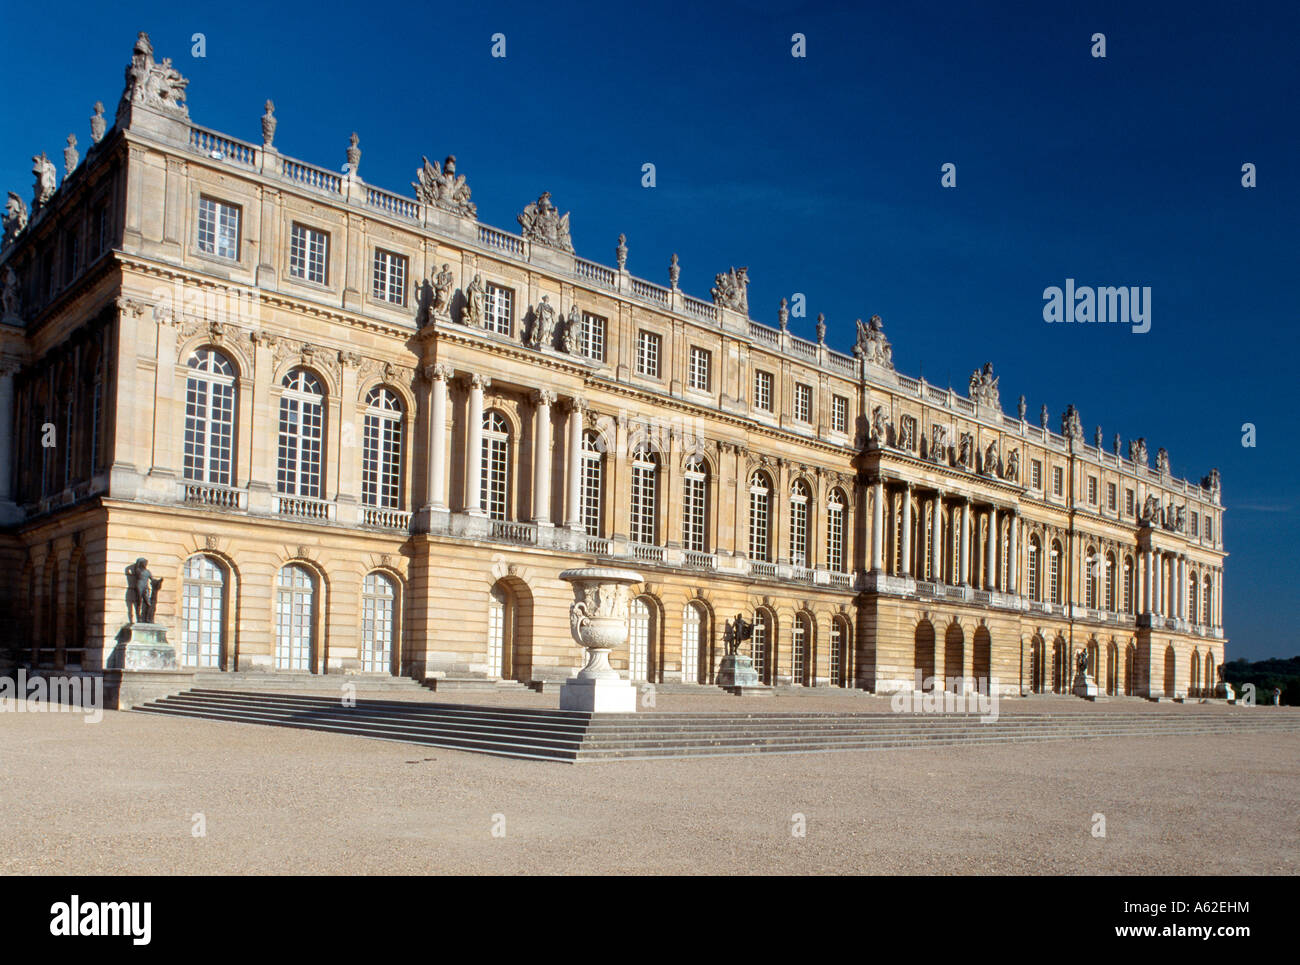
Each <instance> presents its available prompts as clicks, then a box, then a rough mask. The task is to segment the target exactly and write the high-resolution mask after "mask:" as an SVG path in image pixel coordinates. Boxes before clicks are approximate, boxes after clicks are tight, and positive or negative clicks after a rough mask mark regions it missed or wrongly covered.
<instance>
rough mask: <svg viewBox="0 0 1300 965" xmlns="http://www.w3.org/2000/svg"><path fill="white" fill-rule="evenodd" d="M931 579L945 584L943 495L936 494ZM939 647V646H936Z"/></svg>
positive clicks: (931, 532)
mask: <svg viewBox="0 0 1300 965" xmlns="http://www.w3.org/2000/svg"><path fill="white" fill-rule="evenodd" d="M930 543H931V551H930V557H931V558H930V568H931V572H930V579H931V580H933V581H934V582H935V583H942V582H943V493H941V492H939V493H935V494H934V518H933V519H931V520H930ZM936 645H937V644H936Z"/></svg>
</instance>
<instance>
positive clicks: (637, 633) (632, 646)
mask: <svg viewBox="0 0 1300 965" xmlns="http://www.w3.org/2000/svg"><path fill="white" fill-rule="evenodd" d="M630 616H631V619H630V620H629V624H628V626H629V629H630V630H631V634H630V636H629V637H628V654H627V676H628V679H629V680H645V679H647V677H646V674H647V672H648V670H649V665H650V645H651V641H652V640H654V610H653V608H652V607H651V606H650V604H648V603H647V602H646V601H645V598H644V597H637V598H636V599H635V600H633V601H632V607H631V613H630Z"/></svg>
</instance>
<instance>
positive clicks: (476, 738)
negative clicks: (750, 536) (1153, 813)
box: [137, 688, 1300, 761]
mask: <svg viewBox="0 0 1300 965" xmlns="http://www.w3.org/2000/svg"><path fill="white" fill-rule="evenodd" d="M137 710H138V711H143V712H146V713H157V714H164V715H168V716H180V717H190V718H202V719H208V720H214V721H226V722H231V723H246V724H262V725H271V726H280V727H292V728H297V729H310V730H319V731H323V732H327V733H339V734H347V735H352V736H358V737H368V738H372V739H378V740H391V741H401V742H406V743H414V744H422V745H427V746H436V747H448V748H454V749H459V750H468V751H475V752H479V753H487V754H496V755H502V756H508V757H519V758H531V759H537V760H559V761H599V760H634V759H649V758H663V757H699V756H716V755H734V754H755V753H812V752H828V751H838V750H871V749H885V748H898V747H915V748H924V747H935V746H941V745H952V744H996V743H1011V742H1038V741H1045V740H1084V739H1097V738H1104V737H1133V736H1156V735H1199V734H1219V733H1232V732H1244V731H1261V730H1263V731H1300V716H1295V717H1294V719H1293V718H1292V715H1289V714H1288V715H1282V716H1273V715H1267V714H1258V713H1250V712H1246V713H1233V714H1223V713H1214V712H1199V713H1197V712H1189V713H1185V714H1184V713H1177V714H1167V715H1166V714H1151V713H1147V714H1137V713H1119V712H1117V713H1114V714H1110V713H1107V714H1097V713H1061V714H1018V715H1005V716H1003V717H1001V718H999V720H997V721H992V722H987V723H981V722H979V720H978V718H976V717H974V716H967V715H961V716H958V715H947V716H944V715H928V716H921V715H906V716H904V715H899V714H880V713H876V714H846V715H827V714H789V713H785V714H734V715H728V714H656V713H651V714H627V715H600V716H594V715H591V714H586V713H579V712H573V711H557V710H550V709H540V708H538V709H534V708H518V707H484V706H475V705H466V704H460V705H457V704H443V703H423V702H412V701H384V700H376V699H366V700H358V701H357V702H356V705H355V706H354V707H345V706H343V704H342V702H341V701H340V700H338V699H336V698H325V697H321V696H316V695H311V694H284V693H260V692H239V691H233V690H225V689H210V688H196V689H194V690H191V691H186V692H185V693H182V694H177V695H174V696H171V697H167V698H163V699H162V700H158V701H153V702H151V703H149V704H146V705H143V706H142V707H139V708H137Z"/></svg>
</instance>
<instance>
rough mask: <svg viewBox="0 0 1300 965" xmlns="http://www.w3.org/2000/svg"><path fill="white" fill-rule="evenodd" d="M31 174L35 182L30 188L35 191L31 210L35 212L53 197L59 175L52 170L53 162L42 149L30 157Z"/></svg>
mask: <svg viewBox="0 0 1300 965" xmlns="http://www.w3.org/2000/svg"><path fill="white" fill-rule="evenodd" d="M32 174H34V175H36V184H35V186H34V187H33V188H32V190H33V191H34V192H35V194H34V197H33V199H32V211H33V212H36V211H39V210H40V209H41V208H42V207H43V206H44V205H46V204H48V203H49V201H50V198H52V197H54V192H55V191H56V190H57V189H58V177H59V176H58V174H57V173H56V172H55V170H54V162H53V161H51V160H50V159H49V158H48V157H46V156H45V152H44V151H42V152H41V153H40V154H37V155H34V156H33V157H32Z"/></svg>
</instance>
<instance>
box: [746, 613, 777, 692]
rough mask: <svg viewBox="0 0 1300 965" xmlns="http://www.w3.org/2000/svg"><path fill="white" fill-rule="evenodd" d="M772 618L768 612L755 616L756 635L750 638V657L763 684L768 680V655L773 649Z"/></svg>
mask: <svg viewBox="0 0 1300 965" xmlns="http://www.w3.org/2000/svg"><path fill="white" fill-rule="evenodd" d="M771 636H772V618H771V617H770V616H768V613H767V611H766V610H759V611H758V612H756V613H755V614H754V633H753V636H751V637H750V638H749V656H750V659H751V660H752V661H753V663H754V672H755V673H756V674H758V679H759V680H761V681H762V682H763V683H767V682H768V678H767V655H768V653H769V652H770V649H771Z"/></svg>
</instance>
